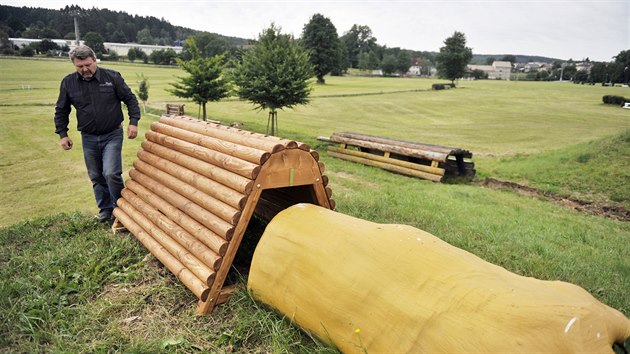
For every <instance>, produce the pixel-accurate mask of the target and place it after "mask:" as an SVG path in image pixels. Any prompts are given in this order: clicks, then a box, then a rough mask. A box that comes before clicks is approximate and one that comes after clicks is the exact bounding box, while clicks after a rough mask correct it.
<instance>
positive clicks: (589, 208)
mask: <svg viewBox="0 0 630 354" xmlns="http://www.w3.org/2000/svg"><path fill="white" fill-rule="evenodd" d="M483 186H484V187H486V188H492V189H510V190H513V191H516V192H518V193H519V194H522V195H527V196H532V197H540V198H544V199H546V200H549V201H551V202H553V203H555V204H557V205H560V206H562V207H565V208H567V209H573V210H577V211H580V212H583V213H587V214H591V215H598V216H603V217H607V218H611V219H615V220H621V221H630V209H625V208H623V207H618V206H610V205H603V204H599V203H595V202H589V201H585V200H579V199H574V198H570V197H567V196H561V195H553V194H548V193H545V192H543V191H541V190H538V189H536V188H532V187H527V186H522V185H520V184H518V183H514V182H507V181H500V180H498V179H494V178H486V179H485V180H484V181H483Z"/></svg>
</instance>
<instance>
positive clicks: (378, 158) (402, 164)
mask: <svg viewBox="0 0 630 354" xmlns="http://www.w3.org/2000/svg"><path fill="white" fill-rule="evenodd" d="M328 151H329V152H331V151H332V152H335V153H338V154H344V155H351V156H356V157H360V158H364V159H369V160H374V161H378V162H382V163H388V164H392V165H396V166H400V167H405V168H410V169H414V170H418V171H423V172H427V173H430V174H434V175H444V172H445V170H444V169H443V168H439V167H437V163H438V162H437V161H434V162H433V163H432V164H431V166H427V165H422V164H417V163H413V162H408V161H402V160H398V159H394V158H387V157H384V156H379V155H374V154H370V153H367V152H360V151H356V150H348V149H339V148H337V147H335V146H329V147H328ZM434 163H435V166H434Z"/></svg>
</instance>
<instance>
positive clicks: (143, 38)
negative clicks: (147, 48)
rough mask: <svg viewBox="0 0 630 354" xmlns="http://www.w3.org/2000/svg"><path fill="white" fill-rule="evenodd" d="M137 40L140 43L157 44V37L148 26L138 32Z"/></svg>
mask: <svg viewBox="0 0 630 354" xmlns="http://www.w3.org/2000/svg"><path fill="white" fill-rule="evenodd" d="M136 40H137V41H138V43H140V44H155V39H153V36H152V35H151V30H150V29H148V28H144V29H141V30H140V31H138V34H136Z"/></svg>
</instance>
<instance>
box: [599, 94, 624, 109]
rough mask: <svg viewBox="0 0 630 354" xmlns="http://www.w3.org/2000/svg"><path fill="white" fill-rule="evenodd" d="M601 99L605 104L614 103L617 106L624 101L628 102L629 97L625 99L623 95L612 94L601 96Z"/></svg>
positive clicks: (621, 104)
mask: <svg viewBox="0 0 630 354" xmlns="http://www.w3.org/2000/svg"><path fill="white" fill-rule="evenodd" d="M602 100H603V101H604V103H606V104H615V105H617V106H623V105H624V104H625V103H626V101H627V102H630V99H626V98H625V97H623V96H614V95H605V96H604V97H602Z"/></svg>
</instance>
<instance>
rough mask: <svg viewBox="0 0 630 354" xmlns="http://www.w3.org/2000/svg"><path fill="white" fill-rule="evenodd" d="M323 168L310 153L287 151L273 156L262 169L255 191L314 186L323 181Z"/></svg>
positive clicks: (295, 150) (294, 150)
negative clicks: (259, 189) (321, 170)
mask: <svg viewBox="0 0 630 354" xmlns="http://www.w3.org/2000/svg"><path fill="white" fill-rule="evenodd" d="M322 165H323V164H322ZM321 168H322V167H321V166H320V163H319V162H317V161H315V159H314V158H313V156H311V154H310V153H309V152H307V151H304V150H301V149H286V151H282V153H281V154H272V155H271V157H270V158H269V160H267V162H266V163H265V164H264V165H263V166H262V167H261V169H260V174H259V176H258V178H257V179H256V182H255V187H254V189H256V188H262V189H268V188H277V187H287V186H297V185H304V184H314V183H317V182H318V179H319V180H320V181H321V173H322V172H320V169H321ZM259 185H260V187H258V186H259Z"/></svg>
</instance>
